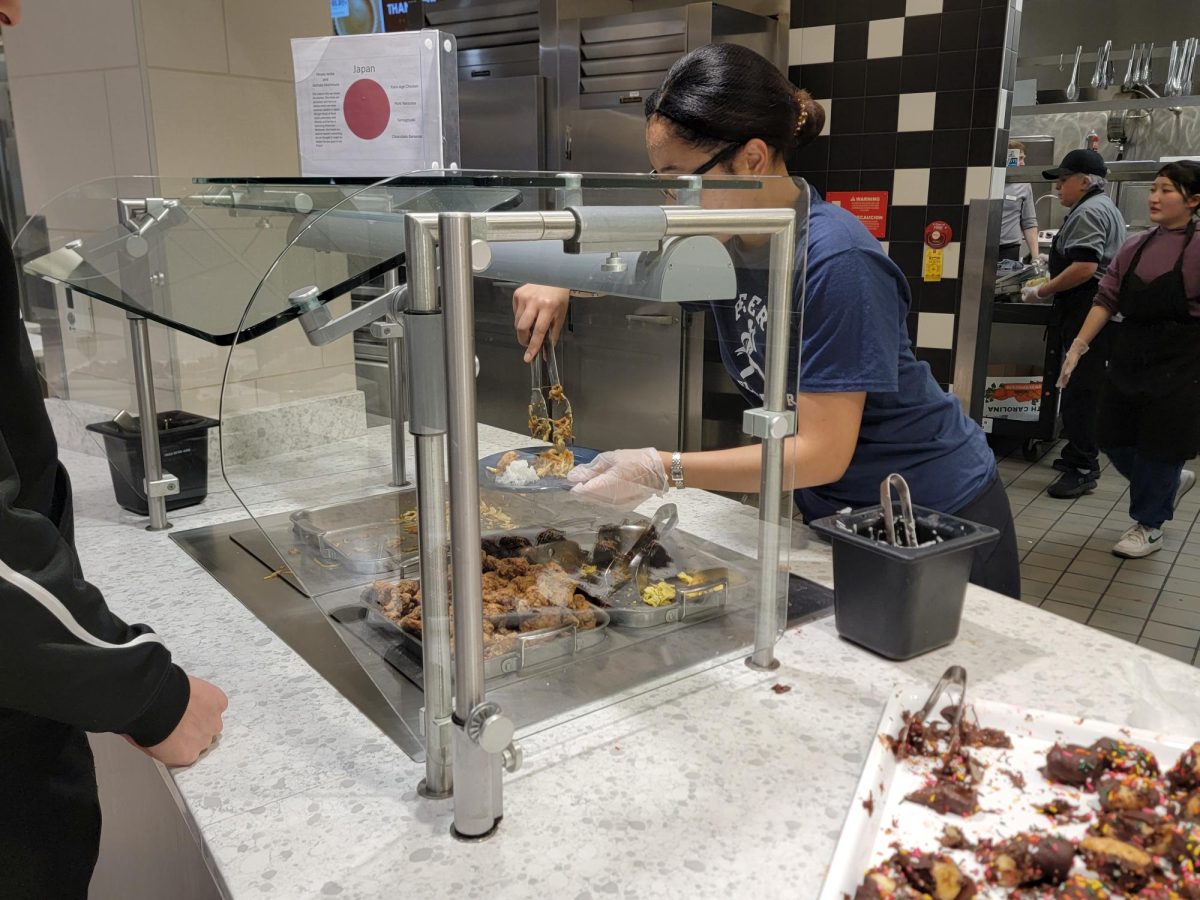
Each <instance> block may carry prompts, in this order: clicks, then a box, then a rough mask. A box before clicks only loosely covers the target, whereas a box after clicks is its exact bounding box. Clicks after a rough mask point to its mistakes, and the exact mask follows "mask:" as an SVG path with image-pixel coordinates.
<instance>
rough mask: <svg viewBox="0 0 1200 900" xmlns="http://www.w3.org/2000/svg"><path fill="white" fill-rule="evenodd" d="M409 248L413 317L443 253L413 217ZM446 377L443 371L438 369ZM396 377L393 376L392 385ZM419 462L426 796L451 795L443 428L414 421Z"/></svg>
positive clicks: (427, 303) (432, 287) (432, 296)
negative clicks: (441, 430) (427, 426)
mask: <svg viewBox="0 0 1200 900" xmlns="http://www.w3.org/2000/svg"><path fill="white" fill-rule="evenodd" d="M404 225H405V246H406V247H407V249H408V291H409V298H410V301H409V310H410V312H411V313H412V314H413V315H435V314H436V313H437V311H438V294H437V257H436V253H435V248H434V244H433V238H432V236H431V235H430V234H429V233H428V232H427V231H426V230H425V228H424V227H423V226H422V225H421V224H420V223H419V222H416V221H414V220H413V219H411V218H408V219H406V220H405V223H404ZM433 377H435V378H436V377H441V373H440V372H439V373H433ZM395 388H396V381H395V379H394V378H393V384H392V389H393V390H395ZM409 427H410V428H412V430H413V447H414V450H415V454H416V460H417V528H418V531H419V535H420V546H421V596H422V600H423V603H422V617H423V621H422V643H423V648H422V650H423V652H422V662H421V666H422V684H423V685H424V690H425V778H424V780H423V781H422V782H421V784H420V785H419V786H418V788H417V789H418V791H419V792H420V793H421V795H422V796H425V797H431V798H440V797H449V796H450V794H451V793H452V792H453V790H454V769H453V750H452V738H451V735H450V728H451V712H452V710H451V705H450V704H451V689H450V666H451V661H450V583H449V580H448V578H447V573H446V556H447V554H448V552H449V547H450V537H449V534H448V533H447V531H446V437H445V434H444V433H443V432H440V431H439V430H437V429H426V428H424V427H423V426H422V425H421V424H420V423H417V422H415V421H411V420H410V422H409Z"/></svg>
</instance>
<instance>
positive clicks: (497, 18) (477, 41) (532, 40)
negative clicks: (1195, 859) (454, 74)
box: [425, 0, 539, 61]
mask: <svg viewBox="0 0 1200 900" xmlns="http://www.w3.org/2000/svg"><path fill="white" fill-rule="evenodd" d="M425 24H426V26H428V27H430V28H437V29H439V30H441V31H447V32H449V33H450V34H452V35H454V37H455V39H456V40H457V41H458V50H459V52H460V53H462V51H464V50H487V49H491V48H499V47H522V48H523V49H524V50H525V51H527V52H528V53H529V54H530V55H531V56H532V57H533V58H535V59H536V58H537V49H538V36H539V35H538V0H503V2H500V3H487V4H483V3H470V2H466V3H454V4H447V3H433V4H429V5H428V6H426V7H425ZM504 55H507V56H509V57H513V56H514V55H513V53H512V52H511V51H510V52H509V53H508V54H504ZM518 58H525V56H523V55H522V56H519V57H518ZM504 61H512V59H508V60H504Z"/></svg>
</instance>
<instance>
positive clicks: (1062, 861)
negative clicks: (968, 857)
mask: <svg viewBox="0 0 1200 900" xmlns="http://www.w3.org/2000/svg"><path fill="white" fill-rule="evenodd" d="M980 857H981V861H982V862H984V864H985V865H986V866H987V875H988V879H989V880H990V881H994V882H996V883H997V884H999V885H1001V886H1003V887H1030V886H1033V885H1058V884H1061V883H1062V882H1063V881H1064V880H1066V877H1067V876H1068V875H1069V874H1070V873H1071V866H1072V865H1074V863H1075V845H1074V844H1072V843H1071V842H1070V841H1068V840H1067V839H1066V838H1063V837H1060V836H1059V835H1052V834H1039V833H1038V832H1029V833H1028V834H1019V835H1017V836H1015V837H1013V838H1010V839H1009V840H1007V841H1005V842H1004V843H1002V844H1000V845H998V846H996V847H993V848H990V850H988V851H984V852H982V853H981V854H980Z"/></svg>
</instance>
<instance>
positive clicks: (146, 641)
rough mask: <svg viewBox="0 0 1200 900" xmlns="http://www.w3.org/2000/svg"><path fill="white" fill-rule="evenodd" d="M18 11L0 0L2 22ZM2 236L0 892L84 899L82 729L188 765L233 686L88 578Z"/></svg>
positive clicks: (89, 851)
mask: <svg viewBox="0 0 1200 900" xmlns="http://www.w3.org/2000/svg"><path fill="white" fill-rule="evenodd" d="M20 14H21V10H20V4H19V3H17V2H14V0H0V24H3V25H5V26H10V25H15V24H16V23H17V22H18V21H19V20H20ZM0 242H2V244H3V248H4V249H3V250H2V251H0V384H2V385H4V399H3V401H2V402H0V617H2V620H3V624H2V625H0V898H4V900H51V898H53V900H77V898H78V900H82V898H84V897H86V896H87V893H88V883H89V881H90V880H91V877H92V870H93V868H94V866H95V864H96V857H97V854H98V852H99V847H100V803H99V800H98V798H97V796H96V771H95V766H94V764H93V762H92V753H91V749H90V747H89V746H88V741H87V736H86V734H85V732H89V731H90V732H113V733H116V734H121V735H124V736H125V737H126V739H127V740H128V741H129V742H130V743H131V744H133V745H134V746H135V747H137V748H138V749H140V750H142V751H143V752H144V753H146V754H147V755H148V756H150V757H152V758H154V759H156V760H158V761H159V762H162V763H165V764H166V765H171V766H181V765H189V764H191V763H193V762H195V761H196V759H197V757H198V756H199V755H200V753H201V752H202V751H203V750H205V749H206V748H207V747H208V746H209V745H210V744H211V743H212V741H213V739H214V738H215V737H216V735H217V734H218V733H220V731H221V714H222V712H223V711H224V709H225V706H226V699H225V695H224V694H223V693H222V692H221V690H220V689H219V688H217V687H215V686H214V685H211V684H209V683H208V682H206V681H203V680H201V679H199V678H194V677H190V676H188V675H187V674H186V673H185V672H184V671H183V670H182V669H181V668H179V666H177V665H175V664H174V663H173V662H172V661H171V653H170V651H169V650H167V648H166V646H165V645H164V644H163V643H162V641H161V640H160V639H159V637H158V636H157V635H155V634H154V633H153V632H152V631H150V629H149V628H147V627H146V626H145V625H132V626H131V625H126V624H125V623H124V622H122V621H121V620H120V619H118V618H117V617H116V616H114V615H113V614H112V613H111V612H109V610H108V607H107V606H106V605H105V603H104V598H103V597H101V596H100V592H99V591H98V590H97V589H96V588H95V587H93V586H92V585H90V584H88V583H87V582H86V581H84V579H83V573H82V571H81V569H80V565H79V557H78V555H77V554H76V552H75V547H74V535H73V510H72V505H71V483H70V481H69V480H68V478H67V472H66V469H65V468H63V466H62V464H61V463H60V462H59V461H58V448H57V446H56V444H55V440H54V433H53V431H52V430H51V427H50V419H49V417H48V416H47V414H46V407H45V404H44V402H43V401H42V394H41V390H40V387H39V383H38V375H37V370H36V368H35V366H34V361H33V354H32V352H31V350H30V348H29V337H28V335H27V333H26V331H25V325H24V323H23V322H22V321H21V317H20V310H19V305H18V283H17V271H16V266H15V265H14V263H13V257H12V253H11V252H10V251H9V249H8V248H9V247H10V246H11V242H10V241H9V238H8V235H7V233H6V232H5V229H4V227H3V226H0Z"/></svg>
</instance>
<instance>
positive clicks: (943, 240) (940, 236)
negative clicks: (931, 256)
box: [925, 219, 954, 250]
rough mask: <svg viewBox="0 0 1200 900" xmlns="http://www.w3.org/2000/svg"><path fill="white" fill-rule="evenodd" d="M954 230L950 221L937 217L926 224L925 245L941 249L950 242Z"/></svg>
mask: <svg viewBox="0 0 1200 900" xmlns="http://www.w3.org/2000/svg"><path fill="white" fill-rule="evenodd" d="M953 237H954V231H953V230H952V229H951V228H950V225H949V223H947V222H943V221H942V220H941V219H936V220H934V221H933V222H930V223H929V224H928V225H926V226H925V246H926V247H929V248H931V249H933V250H941V249H942V248H943V247H945V246H946V245H947V244H949V243H950V240H951V238H953Z"/></svg>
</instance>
